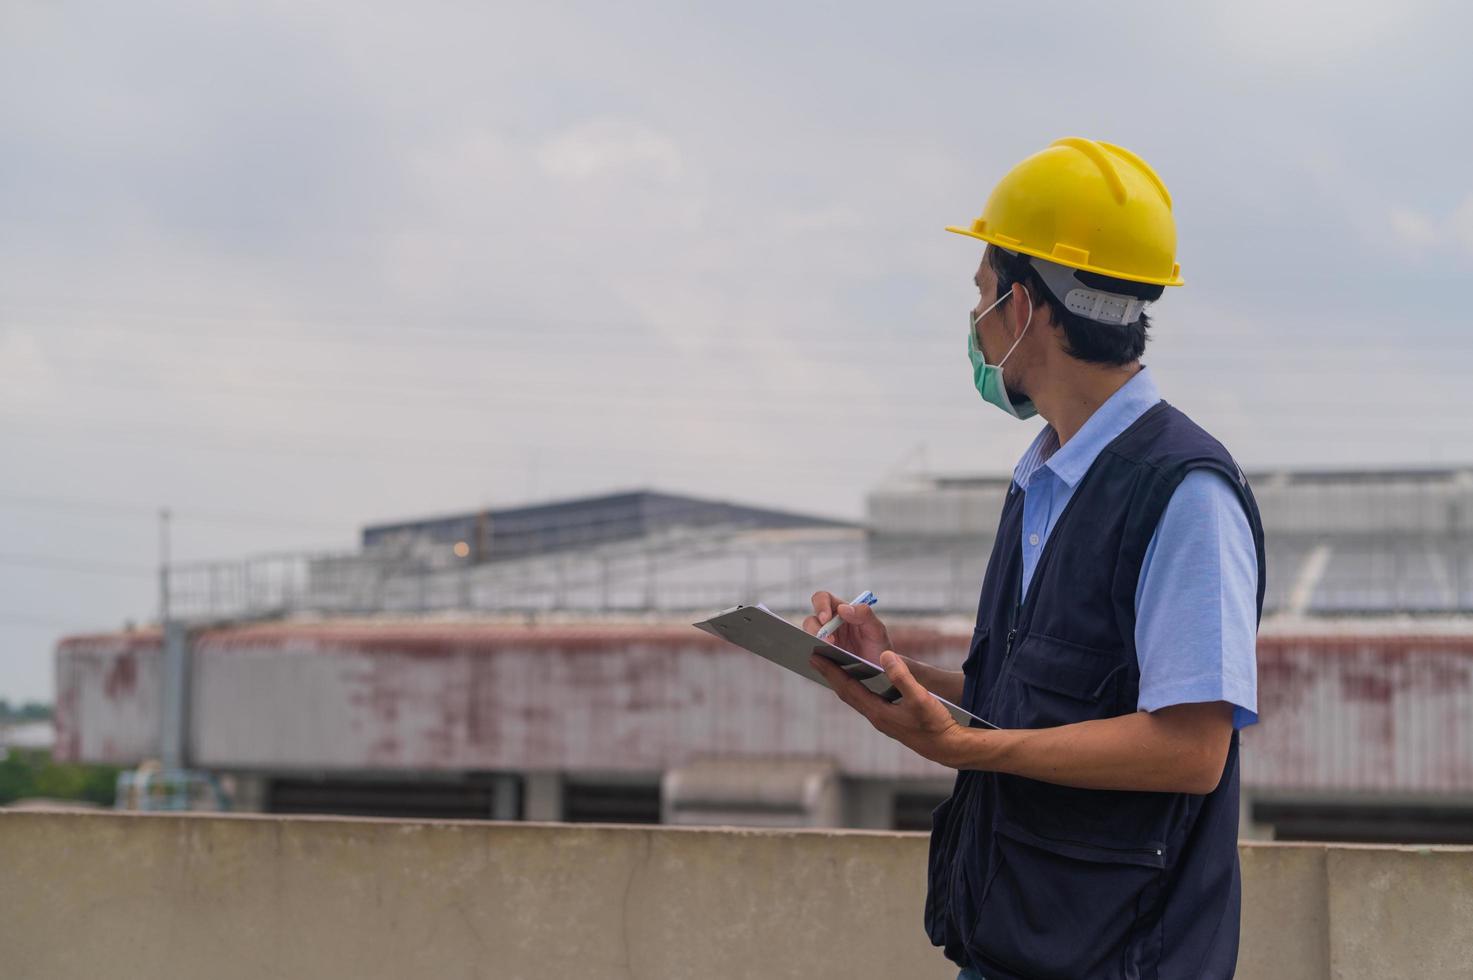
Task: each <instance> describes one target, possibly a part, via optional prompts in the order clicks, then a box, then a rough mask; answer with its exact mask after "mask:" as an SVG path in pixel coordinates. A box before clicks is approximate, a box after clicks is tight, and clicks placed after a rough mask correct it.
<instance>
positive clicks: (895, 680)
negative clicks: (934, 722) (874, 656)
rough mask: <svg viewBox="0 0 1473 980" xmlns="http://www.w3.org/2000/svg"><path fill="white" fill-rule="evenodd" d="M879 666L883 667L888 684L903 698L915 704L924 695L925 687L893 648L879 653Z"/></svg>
mask: <svg viewBox="0 0 1473 980" xmlns="http://www.w3.org/2000/svg"><path fill="white" fill-rule="evenodd" d="M880 666H881V667H882V668H884V670H885V676H886V677H887V678H888V679H889V681H890V686H891V687H893V688H895V690H897V691H899V692H900V696H901V698H903V699H904V700H907V701H910V702H911V703H912V704H916V703H918V702H917V699H918V698H923V697H925V696H926V689H925V688H924V687H922V686H921V682H920V681H918V680H916V679H915V675H914V674H912V673H911V672H910V666H909V665H908V664H906V662H905V661H904V660H902V659H900V654H898V653H896V652H895V651H894V650H886V651H885V652H884V653H882V654H880Z"/></svg>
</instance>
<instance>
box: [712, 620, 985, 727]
mask: <svg viewBox="0 0 1473 980" xmlns="http://www.w3.org/2000/svg"><path fill="white" fill-rule="evenodd" d="M691 625H693V626H694V627H695V628H696V629H698V630H702V631H703V632H706V633H710V634H711V635H712V636H714V637H717V638H718V639H722V640H726V641H727V642H728V643H734V644H736V645H737V646H739V647H741V648H742V649H743V650H748V651H750V652H752V653H755V654H756V655H757V656H759V657H762V658H763V659H764V660H771V661H772V662H773V663H775V664H777V665H778V666H779V667H786V668H787V669H788V670H791V671H792V672H793V673H795V674H800V675H802V676H803V677H806V678H808V679H809V680H811V681H814V682H816V683H819V684H822V685H823V686H824V687H828V682H827V681H825V680H824V679H823V675H822V674H820V673H819V672H818V671H816V670H814V669H813V668H812V667H810V666H808V658H809V657H810V656H812V655H813V654H815V653H817V654H818V655H819V656H821V657H825V658H827V659H828V660H831V661H833V662H834V663H836V664H838V665H839V666H840V667H841V668H843V669H844V671H845V673H847V674H848V675H849V676H850V677H853V678H856V679H857V680H859V681H860V682H861V683H862V684H864V686H865V687H867V688H869V689H870V690H871V691H874V692H875V693H876V694H878V695H879V696H880V697H882V698H884V699H885V700H886V701H898V700H900V692H899V691H897V690H896V689H895V688H894V687H892V686H891V685H890V681H889V680H888V679H887V678H886V677H885V672H884V671H883V670H881V669H880V667H879V666H878V665H877V664H872V663H870V662H869V661H868V660H865V659H864V658H863V657H859V656H856V655H855V654H852V653H850V652H849V651H848V650H843V649H840V648H839V647H836V646H834V645H833V644H832V643H830V642H828V641H827V640H820V639H818V638H816V637H814V636H813V635H812V634H810V633H805V632H804V631H803V630H801V629H799V628H798V627H796V626H794V625H793V624H792V623H790V622H788V621H787V620H786V619H783V618H782V617H781V616H778V615H776V614H774V613H772V612H771V611H769V610H768V609H767V608H766V607H765V606H733V607H732V608H730V609H728V610H726V611H725V612H721V613H718V614H717V615H715V616H712V617H711V618H710V619H705V620H702V621H701V622H699V623H692V624H691ZM931 697H933V698H936V700H937V701H940V702H941V703H942V704H944V705H946V710H948V711H950V712H951V716H952V717H953V718H955V719H956V720H957V724H959V725H980V726H982V727H983V728H996V727H997V726H996V725H994V724H992V723H991V722H989V721H985V720H984V719H981V718H978V717H977V716H976V715H974V714H972V713H971V712H970V711H967V710H966V709H965V708H961V707H959V706H957V705H954V704H952V703H951V702H950V701H948V700H946V699H945V698H942V697H937V695H935V694H932V695H931Z"/></svg>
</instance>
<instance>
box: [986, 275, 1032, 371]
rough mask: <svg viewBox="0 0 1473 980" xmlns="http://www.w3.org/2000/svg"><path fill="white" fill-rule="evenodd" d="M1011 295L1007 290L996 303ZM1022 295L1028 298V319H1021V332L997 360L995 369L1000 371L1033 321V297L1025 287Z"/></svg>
mask: <svg viewBox="0 0 1473 980" xmlns="http://www.w3.org/2000/svg"><path fill="white" fill-rule="evenodd" d="M1011 295H1013V294H1012V291H1011V290H1009V292H1008V294H1007V296H1002V297H999V299H998V301H997V303H1001V302H1002V301H1003V300H1005V299H1007V298H1008V296H1011ZM1023 295H1024V296H1025V297H1027V299H1028V319H1027V320H1025V321H1023V332H1022V333H1020V334H1018V339H1017V340H1015V341H1013V346H1011V347H1009V348H1008V352H1007V353H1006V354H1004V355H1003V356H1002V360H1000V361H998V362H997V369H998V370H999V371H1001V370H1002V366H1003V365H1004V364H1006V363H1007V362H1008V358H1010V357H1012V356H1013V351H1015V350H1017V349H1018V345H1019V344H1021V343H1022V342H1023V338H1024V337H1026V336H1028V328H1029V326H1031V325H1032V323H1033V297H1032V296H1031V295H1029V293H1028V289H1027V288H1026V287H1025V288H1024V289H1023ZM997 303H993V304H992V306H996V305H997ZM992 306H989V307H988V308H987V309H988V310H989V311H990V310H991V309H992ZM986 315H987V314H986V313H984V314H982V316H986ZM977 319H979V320H980V319H982V317H978V318H977Z"/></svg>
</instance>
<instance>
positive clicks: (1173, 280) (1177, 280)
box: [946, 225, 1186, 286]
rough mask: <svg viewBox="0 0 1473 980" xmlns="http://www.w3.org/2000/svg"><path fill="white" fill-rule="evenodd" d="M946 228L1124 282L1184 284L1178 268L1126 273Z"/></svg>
mask: <svg viewBox="0 0 1473 980" xmlns="http://www.w3.org/2000/svg"><path fill="white" fill-rule="evenodd" d="M946 230H947V231H949V232H951V233H952V234H953V235H965V236H966V237H968V238H975V239H977V240H978V241H980V242H986V243H987V244H989V245H996V246H997V247H998V248H1002V249H1006V250H1008V251H1009V252H1021V253H1022V254H1024V255H1031V256H1033V257H1034V258H1035V259H1043V260H1045V261H1047V262H1054V263H1057V264H1058V265H1063V266H1068V267H1069V268H1071V269H1080V270H1082V271H1084V272H1093V273H1097V274H1098V275H1102V276H1109V277H1110V278H1112V279H1124V280H1125V281H1126V282H1143V283H1147V284H1149V285H1152V286H1183V285H1185V284H1186V280H1185V279H1183V278H1182V277H1181V273H1180V271H1179V270H1173V271H1176V272H1177V274H1176V275H1174V276H1167V277H1165V278H1161V277H1153V276H1139V275H1126V274H1124V273H1121V272H1118V271H1116V270H1114V269H1105V268H1102V267H1100V266H1096V265H1088V264H1083V263H1079V262H1071V261H1069V260H1067V259H1063V258H1060V257H1058V256H1056V255H1053V254H1050V253H1048V252H1045V251H1043V250H1041V249H1034V248H1029V247H1028V246H1026V245H1023V244H1021V243H1019V242H1015V241H1013V240H1012V239H1007V240H1003V239H1002V238H1000V237H999V236H997V235H989V234H978V233H977V232H975V231H973V230H971V229H970V228H958V227H956V226H955V225H947V226H946Z"/></svg>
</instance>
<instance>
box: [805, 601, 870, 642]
mask: <svg viewBox="0 0 1473 980" xmlns="http://www.w3.org/2000/svg"><path fill="white" fill-rule="evenodd" d="M879 601H880V600H879V599H877V598H875V594H874V593H873V592H871V591H869V590H868V589H865V590H864V592H863V593H862V594H860V595H859V596H856V597H855V599H854V601H853V602H851V603H849V605H851V606H873V605H874V604H875V603H877V602H879ZM843 625H844V621H843V620H842V619H840V618H839V611H838V610H837V609H836V610H834V618H833V619H831V620H829V621H828V622H827V623H824V624H823V625H822V626H820V627H819V628H818V632H817V633H815V634H814V636H816V637H817V638H818V639H820V640H826V639H828V638H829V637H830V636H832V635H833V634H834V631H835V630H837V629H838V628H839V627H840V626H843Z"/></svg>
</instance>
